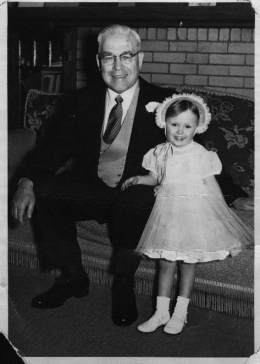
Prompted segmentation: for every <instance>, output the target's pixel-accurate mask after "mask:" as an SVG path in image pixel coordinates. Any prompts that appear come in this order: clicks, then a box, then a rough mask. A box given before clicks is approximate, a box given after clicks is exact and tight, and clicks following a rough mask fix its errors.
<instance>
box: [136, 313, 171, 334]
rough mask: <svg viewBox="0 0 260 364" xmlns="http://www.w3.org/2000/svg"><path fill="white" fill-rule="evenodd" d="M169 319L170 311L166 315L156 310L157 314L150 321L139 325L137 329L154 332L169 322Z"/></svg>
mask: <svg viewBox="0 0 260 364" xmlns="http://www.w3.org/2000/svg"><path fill="white" fill-rule="evenodd" d="M169 320H170V314H169V312H168V313H167V314H166V315H165V316H161V315H159V314H158V313H157V312H155V314H154V315H153V316H152V317H151V318H150V319H149V320H148V321H146V322H144V323H143V324H141V325H139V326H137V330H139V331H141V332H153V331H155V330H156V329H157V328H158V327H160V326H163V325H165V324H167V322H168V321H169Z"/></svg>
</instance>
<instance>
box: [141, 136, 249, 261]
mask: <svg viewBox="0 0 260 364" xmlns="http://www.w3.org/2000/svg"><path fill="white" fill-rule="evenodd" d="M163 163H164V166H165V170H164V177H163V181H162V184H161V185H160V186H159V188H158V190H157V196H156V201H155V205H154V208H153V210H152V212H151V215H150V218H149V220H148V222H147V224H146V227H145V229H144V231H143V234H142V237H141V239H140V242H139V244H138V246H137V248H136V252H137V253H138V254H145V255H147V256H149V257H151V258H165V259H167V260H172V261H175V260H183V261H184V262H187V263H196V262H207V261H211V260H218V259H224V258H226V257H227V256H228V255H229V254H231V255H232V256H233V255H236V254H238V253H239V252H240V251H241V250H242V249H243V248H244V247H245V246H246V245H248V244H249V243H250V242H252V240H253V236H252V233H251V230H250V229H249V228H248V227H247V226H246V225H245V224H244V223H243V222H242V220H241V219H240V218H239V217H238V216H237V215H236V214H235V213H234V212H233V211H232V209H231V208H229V207H228V206H227V204H226V202H225V200H224V198H223V196H222V194H219V193H218V192H216V191H213V190H212V189H211V188H209V187H207V185H206V184H205V183H204V179H205V178H206V177H208V176H213V175H216V174H219V173H220V172H221V169H222V165H221V162H220V160H219V158H218V156H217V154H216V153H215V152H212V151H207V150H206V149H205V148H204V147H203V146H201V145H200V144H198V143H196V142H192V143H190V144H189V145H188V146H186V147H184V148H176V147H174V146H173V145H172V144H170V143H169V142H166V143H164V144H161V145H159V146H157V147H156V148H154V149H151V150H150V151H149V152H148V153H147V154H146V155H145V156H144V159H143V167H144V168H145V169H147V170H149V171H152V172H153V173H155V174H156V175H157V176H160V175H161V173H162V170H163V169H164V168H163Z"/></svg>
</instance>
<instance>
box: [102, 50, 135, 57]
mask: <svg viewBox="0 0 260 364" xmlns="http://www.w3.org/2000/svg"><path fill="white" fill-rule="evenodd" d="M124 54H133V52H132V51H125V52H123V53H120V54H119V56H122V55H124ZM102 55H103V56H114V54H113V53H111V52H103V53H102Z"/></svg>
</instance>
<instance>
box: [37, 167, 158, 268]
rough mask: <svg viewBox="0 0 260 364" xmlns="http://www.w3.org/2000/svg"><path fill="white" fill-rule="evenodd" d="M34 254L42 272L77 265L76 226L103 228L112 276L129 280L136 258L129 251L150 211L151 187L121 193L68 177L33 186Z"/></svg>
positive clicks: (78, 252)
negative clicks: (110, 250) (100, 225)
mask: <svg viewBox="0 0 260 364" xmlns="http://www.w3.org/2000/svg"><path fill="white" fill-rule="evenodd" d="M34 190H35V196H36V203H35V214H34V215H35V219H34V221H35V223H36V225H37V226H38V231H39V234H38V235H37V249H38V253H39V259H40V263H41V268H42V269H43V270H48V269H55V268H65V267H68V266H78V265H81V264H82V263H81V251H80V247H79V244H78V241H77V229H76V222H77V221H84V220H96V221H97V222H99V223H105V222H106V223H107V224H108V230H109V236H110V239H111V242H112V245H113V247H114V249H115V257H116V264H115V273H117V274H125V275H133V274H134V273H135V271H136V269H137V268H138V265H139V263H140V257H139V256H138V255H136V254H135V253H134V252H133V250H134V249H135V248H136V246H137V244H138V242H139V239H140V237H141V235H142V232H143V229H144V226H145V224H146V222H147V220H148V217H149V215H150V213H151V210H152V207H153V205H154V201H155V197H154V190H153V187H151V186H144V185H137V186H131V187H129V188H128V189H127V190H125V191H121V190H120V189H118V188H111V187H108V186H107V185H106V184H104V183H103V182H102V181H101V180H99V179H97V180H95V181H82V180H77V179H76V178H71V177H70V176H69V175H68V174H63V175H61V176H55V177H51V178H49V179H47V180H45V181H44V182H41V181H34Z"/></svg>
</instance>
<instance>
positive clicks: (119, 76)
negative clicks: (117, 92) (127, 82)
mask: <svg viewBox="0 0 260 364" xmlns="http://www.w3.org/2000/svg"><path fill="white" fill-rule="evenodd" d="M126 76H127V75H113V76H112V77H113V78H116V79H117V80H120V79H121V78H125V77H126Z"/></svg>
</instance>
